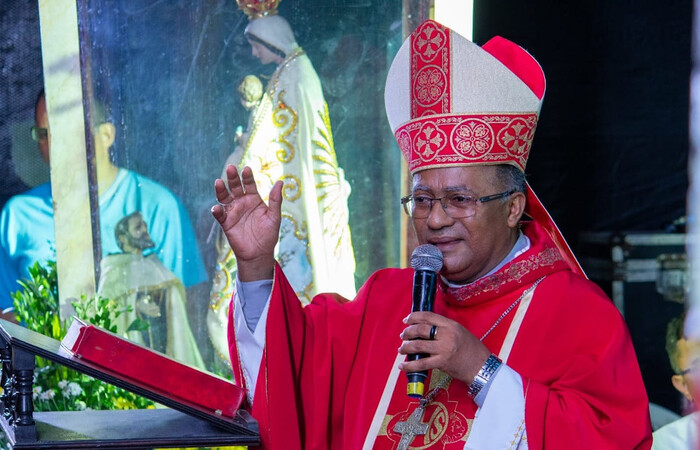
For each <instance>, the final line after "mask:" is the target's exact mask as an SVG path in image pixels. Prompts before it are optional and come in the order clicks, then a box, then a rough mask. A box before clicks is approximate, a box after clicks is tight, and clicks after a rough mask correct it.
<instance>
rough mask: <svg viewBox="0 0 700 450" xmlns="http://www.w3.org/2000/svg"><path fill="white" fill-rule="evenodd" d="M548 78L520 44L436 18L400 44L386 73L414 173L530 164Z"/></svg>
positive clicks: (389, 101)
mask: <svg viewBox="0 0 700 450" xmlns="http://www.w3.org/2000/svg"><path fill="white" fill-rule="evenodd" d="M544 91H545V78H544V73H543V72H542V68H541V67H540V65H539V64H538V63H537V61H536V60H535V59H534V58H533V57H532V56H531V55H530V54H529V53H528V52H526V51H525V50H523V49H522V48H521V47H520V46H518V45H516V44H514V43H512V42H510V41H508V40H507V39H504V38H502V37H495V38H493V39H491V40H490V41H488V42H487V43H486V44H484V45H483V46H482V47H479V46H478V45H476V44H474V43H473V42H471V41H469V40H468V39H466V38H464V37H462V36H461V35H459V34H457V33H456V32H454V31H452V30H450V29H449V28H447V27H445V26H443V25H441V24H439V23H437V22H435V21H433V20H427V21H425V22H423V23H422V24H421V25H420V26H419V27H418V28H417V29H416V31H414V32H413V33H412V34H411V36H410V37H409V38H408V39H406V41H405V42H404V43H403V45H402V46H401V48H400V49H399V51H398V53H397V54H396V57H395V58H394V62H393V63H392V65H391V68H390V69H389V74H388V76H387V82H386V90H385V103H386V111H387V117H388V119H389V123H390V125H391V129H392V131H393V132H394V136H395V137H396V140H397V142H398V144H399V147H400V148H401V152H402V153H403V155H404V157H405V158H406V161H407V162H408V167H409V170H410V171H411V173H415V172H417V171H420V170H423V169H427V168H431V167H437V166H439V167H445V166H468V165H480V164H512V165H514V166H516V167H518V168H519V169H520V170H521V171H525V164H526V163H527V158H528V155H529V154H530V146H531V145H532V139H533V137H534V134H535V128H536V126H537V119H538V117H539V112H540V108H541V106H542V99H543V97H544Z"/></svg>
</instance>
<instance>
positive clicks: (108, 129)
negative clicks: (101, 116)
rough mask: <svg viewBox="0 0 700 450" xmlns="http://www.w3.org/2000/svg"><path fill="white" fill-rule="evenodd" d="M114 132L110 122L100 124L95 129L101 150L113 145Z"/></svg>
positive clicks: (114, 129)
mask: <svg viewBox="0 0 700 450" xmlns="http://www.w3.org/2000/svg"><path fill="white" fill-rule="evenodd" d="M116 131H117V130H116V128H115V127H114V125H113V124H112V123H110V122H105V123H101V124H100V125H99V126H98V127H97V139H99V141H100V144H102V146H103V148H109V147H111V146H112V144H114V138H115V135H116Z"/></svg>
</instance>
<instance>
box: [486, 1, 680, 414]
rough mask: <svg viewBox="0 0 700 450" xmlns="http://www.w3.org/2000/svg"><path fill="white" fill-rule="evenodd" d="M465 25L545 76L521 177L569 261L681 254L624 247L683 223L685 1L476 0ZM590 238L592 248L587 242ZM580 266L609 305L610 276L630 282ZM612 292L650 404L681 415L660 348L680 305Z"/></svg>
mask: <svg viewBox="0 0 700 450" xmlns="http://www.w3.org/2000/svg"><path fill="white" fill-rule="evenodd" d="M474 17H475V18H476V19H475V21H474V41H475V42H476V43H478V44H483V43H484V42H486V41H487V40H488V39H490V38H491V37H493V36H494V35H501V36H503V37H505V38H508V39H510V40H512V41H514V42H516V43H518V44H520V45H521V46H522V47H524V48H525V49H526V50H528V51H529V52H530V53H531V54H532V55H533V56H534V57H535V58H536V59H537V60H538V61H539V63H540V64H541V65H542V68H543V69H544V72H545V75H546V78H547V90H546V94H545V100H544V105H543V107H542V111H541V115H540V122H539V125H538V127H537V132H536V135H535V140H534V143H533V147H532V152H531V154H530V158H529V161H528V165H527V169H526V173H527V175H528V180H529V182H530V184H531V186H532V188H533V189H534V191H535V192H536V193H537V195H538V196H539V197H540V200H542V202H543V203H544V205H545V206H546V207H547V209H548V210H549V212H550V214H551V215H552V217H553V218H554V220H555V222H556V223H557V225H558V226H559V227H560V229H561V231H562V232H563V234H564V236H565V237H566V239H567V240H568V241H569V243H570V244H571V246H572V248H574V250H575V253H576V255H577V257H578V258H579V260H581V261H582V263H583V262H584V260H587V261H590V258H593V259H594V260H595V259H599V262H600V261H602V260H604V259H605V258H607V261H608V263H609V264H610V265H611V266H612V263H611V261H610V260H611V252H612V249H613V247H617V249H618V250H620V249H622V250H623V254H624V255H623V258H624V260H625V263H626V262H627V261H630V260H633V259H648V260H649V259H651V260H653V259H654V258H655V257H657V255H659V254H662V253H679V252H681V253H682V252H683V249H682V247H681V248H678V247H670V246H662V245H659V246H649V247H640V246H637V247H634V246H629V245H626V244H624V240H625V236H628V235H631V234H635V233H645V234H647V233H648V234H663V233H666V232H667V231H670V230H671V229H674V230H675V231H682V228H678V227H671V224H672V223H673V222H674V221H676V220H677V219H679V218H681V217H683V216H685V206H686V191H687V189H688V173H687V162H688V149H689V134H688V128H689V114H688V108H689V91H690V70H691V57H690V55H691V37H692V17H693V3H692V1H690V0H682V1H670V2H664V3H663V4H661V3H658V2H653V1H650V0H641V1H632V0H618V1H590V2H549V1H539V0H535V1H527V2H518V1H511V0H507V1H505V0H495V1H489V0H477V1H476V2H475V11H474ZM591 232H593V233H594V234H596V235H598V236H599V237H600V236H603V238H602V242H601V243H598V244H595V245H594V244H592V243H591V242H590V241H589V240H587V238H585V237H584V236H589V235H590V233H591ZM605 236H609V237H608V238H607V245H606V238H605ZM588 257H590V258H588ZM623 264H624V263H623ZM583 266H584V269H585V270H587V272H589V274H590V275H591V277H592V279H594V281H596V282H598V284H599V285H601V287H603V288H604V290H605V291H606V292H607V293H608V294H609V295H611V296H613V292H612V279H613V278H616V279H617V280H620V279H621V278H624V277H627V276H630V275H633V274H632V273H631V271H630V270H626V271H625V266H623V265H620V266H619V267H620V268H621V270H622V271H623V273H622V274H616V275H613V273H612V268H611V269H610V271H609V272H603V273H601V272H600V271H598V272H594V271H593V270H592V269H591V267H590V266H588V265H587V264H583ZM587 266H588V267H587ZM621 284H622V286H623V295H622V296H621V298H622V300H623V301H624V305H625V306H624V314H625V319H626V321H627V324H628V326H629V329H630V334H631V336H632V339H633V342H634V345H635V350H636V353H637V358H638V360H639V363H640V368H641V370H642V375H643V378H644V381H645V384H646V387H647V392H648V394H649V398H650V401H652V402H654V403H658V404H660V405H662V406H665V407H667V408H670V409H672V410H674V411H676V412H681V411H682V410H683V408H684V406H685V405H684V403H683V401H682V399H681V396H680V394H678V393H677V392H676V391H675V389H674V388H673V387H672V385H671V379H670V377H671V375H672V371H671V368H670V366H669V362H668V358H667V356H666V352H665V349H664V340H665V334H666V324H667V322H668V321H669V320H670V319H671V318H672V317H674V316H676V315H679V314H681V313H682V311H683V305H682V304H680V303H673V302H669V301H667V300H664V299H663V297H662V296H661V295H660V294H658V293H657V292H656V289H655V287H656V285H655V283H654V282H653V281H652V282H626V281H623V282H622V283H621ZM543 351H546V350H543Z"/></svg>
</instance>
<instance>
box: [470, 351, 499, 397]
mask: <svg viewBox="0 0 700 450" xmlns="http://www.w3.org/2000/svg"><path fill="white" fill-rule="evenodd" d="M501 364H502V361H501V360H500V359H498V357H497V356H496V355H494V354H493V353H492V354H491V355H490V356H489V357H488V359H487V360H486V362H485V363H484V365H483V366H481V369H480V370H479V373H477V374H476V376H475V377H474V381H472V384H471V385H469V396H470V397H471V398H474V397H476V396H477V395H478V394H479V392H481V390H482V389H483V388H484V386H486V383H488V382H489V379H490V378H491V375H493V374H494V372H496V369H498V367H499V366H500V365H501Z"/></svg>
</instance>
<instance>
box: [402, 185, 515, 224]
mask: <svg viewBox="0 0 700 450" xmlns="http://www.w3.org/2000/svg"><path fill="white" fill-rule="evenodd" d="M516 192H518V190H517V189H511V190H509V191H503V192H500V193H498V194H492V195H485V196H483V197H479V198H476V199H474V204H476V202H479V203H487V202H490V201H492V200H498V199H502V198H507V197H509V196H511V195H513V194H515V193H516ZM466 197H468V196H466ZM445 198H447V196H443V197H438V198H431V199H429V200H430V206H429V207H428V216H429V215H430V211H432V210H433V202H435V201H438V200H439V201H440V206H442V209H443V211H445V212H447V205H446V204H445V202H443V200H444V199H445ZM411 200H413V194H410V195H407V196H405V197H401V205H402V206H403V210H404V212H405V213H406V215H407V216H408V217H411V218H414V217H413V214H411V211H409V210H408V203H409V202H410V201H411ZM428 216H426V217H428ZM426 217H423V218H426ZM450 217H452V216H450ZM465 217H467V216H465ZM454 218H455V219H456V218H457V217H454Z"/></svg>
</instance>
